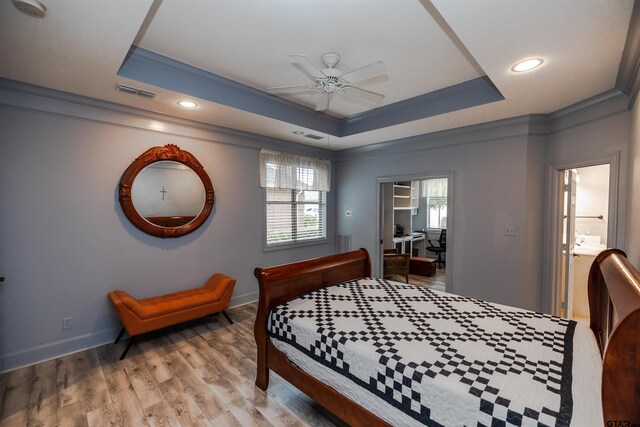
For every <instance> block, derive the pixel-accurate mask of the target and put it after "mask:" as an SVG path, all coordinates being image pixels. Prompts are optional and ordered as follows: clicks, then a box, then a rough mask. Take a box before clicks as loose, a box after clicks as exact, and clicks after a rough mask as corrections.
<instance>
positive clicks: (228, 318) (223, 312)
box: [222, 310, 233, 325]
mask: <svg viewBox="0 0 640 427" xmlns="http://www.w3.org/2000/svg"><path fill="white" fill-rule="evenodd" d="M222 314H224V317H226V318H227V320H228V321H229V323H231V324H232V325H233V320H231V318H230V317H229V315H228V314H227V312H226V311H224V310H222Z"/></svg>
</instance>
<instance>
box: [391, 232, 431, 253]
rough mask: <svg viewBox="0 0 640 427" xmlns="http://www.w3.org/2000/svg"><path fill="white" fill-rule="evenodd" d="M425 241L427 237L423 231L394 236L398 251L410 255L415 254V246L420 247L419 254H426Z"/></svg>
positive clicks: (394, 244) (394, 243)
mask: <svg viewBox="0 0 640 427" xmlns="http://www.w3.org/2000/svg"><path fill="white" fill-rule="evenodd" d="M424 242H425V237H424V234H422V233H416V234H413V235H411V236H400V237H394V238H393V246H395V248H396V250H397V252H398V253H400V254H409V255H410V256H413V249H414V248H416V249H418V256H424V254H425V247H424Z"/></svg>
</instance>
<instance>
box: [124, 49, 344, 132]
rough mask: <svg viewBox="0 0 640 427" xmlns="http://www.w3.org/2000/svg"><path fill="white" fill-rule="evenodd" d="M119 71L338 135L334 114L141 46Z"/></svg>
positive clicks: (183, 91) (131, 53) (135, 78)
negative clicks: (307, 106)
mask: <svg viewBox="0 0 640 427" xmlns="http://www.w3.org/2000/svg"><path fill="white" fill-rule="evenodd" d="M118 75H119V76H122V77H126V78H129V79H132V80H137V81H140V82H144V83H148V84H151V85H154V86H158V87H162V88H165V89H168V90H172V91H175V92H180V93H183V94H185V95H191V96H194V97H196V98H200V99H206V100H208V101H212V102H215V103H217V104H223V105H227V106H229V107H233V108H238V109H240V110H244V111H248V112H251V113H255V114H259V115H261V116H266V117H270V118H272V119H277V120H283V121H285V122H288V123H292V124H296V125H299V126H302V127H306V128H310V129H314V130H316V131H318V132H323V133H328V134H331V135H334V136H338V127H339V126H338V122H339V119H337V118H335V117H332V116H329V115H327V114H324V113H318V112H315V111H313V110H311V109H309V108H306V107H303V106H301V105H299V104H296V103H294V102H291V101H287V100H286V99H282V98H279V97H277V96H273V95H269V94H267V93H265V92H261V91H259V90H257V89H254V88H252V87H250V86H247V85H244V84H242V83H238V82H236V81H234V80H230V79H227V78H226V77H222V76H219V75H217V74H213V73H210V72H207V71H204V70H202V69H200V68H196V67H193V66H191V65H188V64H184V63H182V62H179V61H176V60H175V59H171V58H168V57H166V56H162V55H159V54H157V53H155V52H151V51H149V50H146V49H143V48H140V47H132V49H131V50H130V51H129V54H128V55H127V57H126V59H125V60H124V62H123V64H122V66H121V67H120V70H119V71H118Z"/></svg>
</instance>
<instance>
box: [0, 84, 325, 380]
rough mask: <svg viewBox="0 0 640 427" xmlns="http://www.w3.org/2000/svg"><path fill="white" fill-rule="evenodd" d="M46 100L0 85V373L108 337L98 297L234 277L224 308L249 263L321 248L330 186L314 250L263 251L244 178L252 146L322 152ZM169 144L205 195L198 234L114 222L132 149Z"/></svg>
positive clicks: (113, 326)
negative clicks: (196, 167) (217, 275)
mask: <svg viewBox="0 0 640 427" xmlns="http://www.w3.org/2000/svg"><path fill="white" fill-rule="evenodd" d="M52 96H56V97H65V100H64V101H62V100H61V101H58V100H54V99H51V98H41V97H37V96H31V95H27V94H24V93H20V92H15V91H11V90H7V89H5V90H2V88H1V87H0V100H2V101H1V102H0V141H1V142H0V147H1V152H0V200H2V203H0V230H1V236H2V238H1V239H0V275H2V276H5V277H6V281H5V282H4V283H3V284H2V285H1V286H0V361H1V362H2V367H1V368H2V370H8V369H12V368H14V367H16V366H20V365H24V364H28V363H32V362H35V361H39V360H43V359H46V358H50V357H54V356H59V355H61V354H64V353H68V352H72V351H76V350H78V349H81V348H86V347H91V346H95V345H99V344H103V343H106V342H110V341H112V340H113V339H114V338H115V335H116V334H117V332H118V329H119V322H118V320H117V317H116V316H115V314H114V310H113V309H112V307H111V306H110V302H109V300H108V298H107V293H108V292H109V291H111V290H114V289H123V290H126V291H128V292H129V293H131V294H132V295H134V296H136V297H147V296H152V295H158V294H162V293H166V292H172V291H176V290H181V289H186V288H189V287H194V286H198V285H200V284H202V283H204V282H205V281H206V280H207V279H208V278H209V276H210V275H211V274H212V273H214V272H222V273H225V274H228V275H230V276H233V277H235V278H237V280H238V282H237V285H236V289H235V292H234V296H233V299H232V305H236V304H241V303H245V302H249V301H254V300H256V299H257V297H258V293H257V282H256V280H255V278H254V276H253V269H254V268H255V267H257V266H269V265H275V264H282V263H287V262H291V261H294V260H301V259H306V258H311V257H317V256H323V255H327V254H330V253H334V249H335V243H334V239H333V236H334V235H335V228H334V226H333V224H334V222H335V218H334V206H335V203H334V194H335V191H332V192H330V193H329V200H328V217H329V227H328V230H327V235H328V236H329V241H328V242H327V243H325V244H320V245H315V246H307V247H301V248H298V249H289V250H277V251H269V252H263V249H262V234H263V232H264V231H263V229H264V227H263V216H262V212H263V211H264V198H263V190H262V189H260V188H259V179H258V153H259V148H261V147H268V148H271V149H280V150H283V151H289V152H293V151H297V152H298V153H299V154H308V155H313V156H315V157H324V158H331V157H332V156H334V155H335V154H334V153H330V152H327V151H324V150H314V149H311V148H309V147H307V148H304V147H302V146H294V145H293V144H287V143H279V142H278V141H272V140H268V139H266V138H262V137H257V136H256V137H255V138H253V137H250V136H247V134H244V136H242V135H234V134H233V133H225V132H222V131H220V130H217V129H215V128H213V127H207V126H204V125H203V126H199V125H197V124H195V123H189V122H186V121H185V122H182V121H176V120H175V119H171V120H168V119H166V118H164V117H160V116H149V117H148V118H147V117H145V114H150V113H142V112H139V111H137V112H136V111H131V114H124V113H122V114H121V113H119V112H117V111H113V110H112V109H113V108H116V107H115V106H112V105H105V106H104V108H96V107H85V106H83V105H82V104H81V103H79V102H81V101H82V100H77V101H78V102H76V99H75V98H73V97H71V96H65V95H62V94H58V93H55V94H54V95H52ZM92 103H94V104H95V105H101V104H99V103H97V104H96V103H95V102H94V101H92ZM118 108H120V107H117V108H116V109H118ZM58 112H64V114H58ZM140 114H142V115H140ZM153 129H163V131H157V130H153ZM169 143H171V144H176V145H178V146H180V147H181V148H183V149H185V150H187V151H190V152H191V153H192V154H194V155H195V156H196V158H198V159H199V160H200V162H201V163H202V164H203V166H204V168H205V170H206V171H207V173H208V174H209V176H210V178H211V181H212V183H213V186H214V190H215V196H216V200H215V207H214V211H213V213H212V214H211V216H210V217H209V219H208V220H207V222H206V223H205V224H204V225H203V226H202V227H201V228H200V229H199V230H197V231H195V232H194V233H192V234H190V235H187V236H184V237H181V238H177V239H160V238H157V237H152V236H149V235H146V234H144V233H142V232H141V231H139V230H138V229H137V228H135V227H133V226H132V225H131V223H130V222H129V221H128V220H127V219H126V217H125V216H124V215H123V213H122V210H121V208H120V204H119V202H118V200H117V186H118V182H119V180H120V177H121V175H122V173H123V172H124V170H125V169H126V168H127V167H128V166H129V164H130V163H131V162H132V161H133V160H134V159H135V158H136V157H137V156H138V155H140V154H142V153H143V152H144V151H145V150H147V149H148V148H150V147H153V146H161V145H165V144H169ZM333 182H334V188H335V179H334V180H333ZM63 317H72V323H73V327H72V329H69V330H64V331H63V330H62V318H63Z"/></svg>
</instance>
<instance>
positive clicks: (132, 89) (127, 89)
mask: <svg viewBox="0 0 640 427" xmlns="http://www.w3.org/2000/svg"><path fill="white" fill-rule="evenodd" d="M116 90H117V91H119V92H124V93H128V94H131V95H138V96H142V97H144V98H153V97H155V96H156V94H155V93H153V92H149V91H146V90H142V89H137V88H135V87H131V86H125V85H121V84H116Z"/></svg>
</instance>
